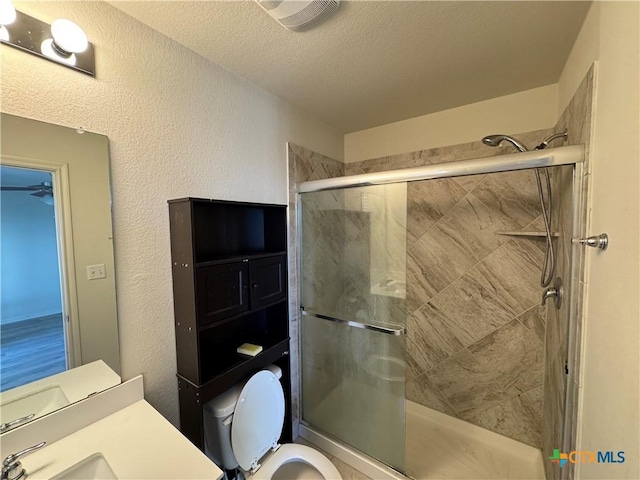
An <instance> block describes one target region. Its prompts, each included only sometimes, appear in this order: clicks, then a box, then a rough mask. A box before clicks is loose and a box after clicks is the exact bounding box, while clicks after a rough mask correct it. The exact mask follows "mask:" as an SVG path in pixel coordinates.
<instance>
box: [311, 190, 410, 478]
mask: <svg viewBox="0 0 640 480" xmlns="http://www.w3.org/2000/svg"><path fill="white" fill-rule="evenodd" d="M406 199H407V187H406V183H398V184H390V185H379V186H372V187H360V188H352V189H342V190H328V191H320V192H312V193H304V194H301V209H300V211H301V219H300V220H301V228H300V231H301V242H302V245H301V249H300V251H301V254H300V259H301V269H300V270H301V271H300V275H301V277H300V278H301V289H302V292H301V307H302V312H301V313H302V315H301V350H302V358H303V361H302V418H303V421H304V422H306V423H307V424H309V425H310V426H312V427H313V428H315V429H317V430H319V431H321V432H324V433H326V434H328V435H330V436H332V437H335V438H337V439H340V441H342V442H344V443H347V444H349V445H351V446H352V447H354V448H356V449H358V450H360V451H362V452H363V453H365V454H367V455H370V456H372V457H374V458H377V459H378V460H380V461H382V462H384V463H386V464H388V465H389V466H391V467H393V468H395V469H397V470H399V471H404V462H405V355H404V351H405V345H404V341H405V336H404V333H405V325H406V308H405V301H406V300H405V299H406V232H407V228H406V212H407V208H406V201H407V200H406Z"/></svg>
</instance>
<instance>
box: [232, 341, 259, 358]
mask: <svg viewBox="0 0 640 480" xmlns="http://www.w3.org/2000/svg"><path fill="white" fill-rule="evenodd" d="M236 351H237V352H238V353H241V354H243V355H249V356H250V357H255V356H256V355H258V354H259V353H260V352H261V351H262V346H261V345H254V344H253V343H243V344H242V345H240V346H239V347H238V348H237V349H236Z"/></svg>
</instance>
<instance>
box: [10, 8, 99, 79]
mask: <svg viewBox="0 0 640 480" xmlns="http://www.w3.org/2000/svg"><path fill="white" fill-rule="evenodd" d="M4 28H6V30H7V32H8V38H2V39H1V41H2V43H3V44H5V45H9V46H12V47H14V48H17V49H19V50H23V51H25V52H29V53H32V54H34V55H37V56H39V57H41V58H44V59H46V60H49V61H51V62H54V63H57V64H58V65H63V66H65V67H68V68H72V69H74V70H77V71H79V72H82V73H84V74H86V75H90V76H92V77H95V76H96V66H95V57H94V50H93V44H92V43H89V45H88V47H87V49H86V50H85V51H84V52H82V53H74V54H73V56H74V57H75V62H74V63H75V64H72V63H71V62H69V60H68V59H65V58H63V57H60V58H59V59H57V58H56V57H55V55H54V56H51V54H50V55H49V56H48V55H45V52H44V51H43V48H42V47H43V43H44V42H45V41H46V40H49V39H52V36H51V26H50V25H49V24H48V23H45V22H42V21H40V20H38V19H37V18H33V17H31V16H29V15H27V14H25V13H22V12H19V11H16V19H15V21H14V22H13V23H11V24H9V25H4Z"/></svg>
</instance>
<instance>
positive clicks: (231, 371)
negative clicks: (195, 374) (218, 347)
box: [177, 337, 289, 403]
mask: <svg viewBox="0 0 640 480" xmlns="http://www.w3.org/2000/svg"><path fill="white" fill-rule="evenodd" d="M263 347H264V350H263V351H262V352H260V353H259V354H258V355H256V356H255V357H249V356H247V355H241V354H239V353H237V352H234V355H235V361H234V363H232V364H231V365H230V366H229V367H228V368H227V369H226V370H224V371H222V372H220V373H218V374H217V375H215V376H213V377H211V379H210V380H207V381H206V382H204V383H203V384H201V385H197V384H195V383H194V382H192V381H190V380H189V379H188V378H186V377H184V376H182V375H180V374H178V375H177V376H178V378H180V379H181V380H183V381H185V382H188V383H189V384H190V385H191V386H192V387H194V388H197V389H198V390H199V391H200V397H201V398H200V401H201V402H202V403H206V402H208V401H209V400H211V399H212V398H214V397H216V396H217V395H219V394H221V393H223V392H225V391H226V390H228V389H229V388H231V387H233V386H234V385H236V384H238V383H239V382H240V381H242V380H243V379H244V378H246V377H247V376H249V375H250V374H251V373H253V372H254V371H256V370H260V369H261V368H263V367H265V366H267V365H269V364H270V363H273V362H275V361H277V360H278V359H280V358H282V357H286V356H288V355H289V338H288V337H287V338H286V339H284V340H281V341H279V342H275V343H274V344H272V345H270V346H263Z"/></svg>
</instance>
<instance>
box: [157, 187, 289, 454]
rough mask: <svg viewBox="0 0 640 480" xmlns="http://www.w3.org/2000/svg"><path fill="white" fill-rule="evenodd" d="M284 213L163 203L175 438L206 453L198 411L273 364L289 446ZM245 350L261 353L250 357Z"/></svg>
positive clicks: (258, 207) (218, 203)
mask: <svg viewBox="0 0 640 480" xmlns="http://www.w3.org/2000/svg"><path fill="white" fill-rule="evenodd" d="M286 213H287V209H286V206H285V205H265V204H258V203H241V202H227V201H222V200H208V199H198V198H183V199H177V200H169V226H170V231H171V263H172V274H173V299H174V301H173V305H174V313H175V331H176V357H177V367H178V371H177V377H178V393H179V399H180V431H181V432H182V433H183V434H184V435H185V436H186V437H187V438H188V439H189V440H191V442H193V443H194V444H195V445H196V446H197V447H199V448H200V449H204V424H203V412H202V407H203V405H204V403H206V402H207V401H209V400H210V399H212V398H214V397H215V396H217V395H219V394H221V393H223V392H224V391H226V390H228V389H229V388H231V387H233V386H234V385H237V384H239V383H241V382H243V381H244V380H246V379H247V378H248V377H249V376H250V375H252V374H253V373H254V372H256V371H257V370H259V369H261V368H264V367H266V366H267V365H268V364H270V363H274V364H275V365H277V366H278V367H280V368H281V369H282V378H281V380H280V381H281V383H282V387H283V389H284V392H285V402H286V408H285V428H284V430H283V434H282V441H291V439H292V420H291V378H290V375H291V366H290V365H289V355H288V354H289V313H288V308H289V301H288V296H287V295H288V293H287V222H286V219H287V215H286ZM243 343H253V344H256V345H261V346H262V348H263V350H262V352H260V353H259V354H258V355H256V356H255V357H251V356H247V355H242V354H239V353H238V352H237V351H236V349H237V348H238V347H239V346H240V345H242V344H243Z"/></svg>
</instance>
